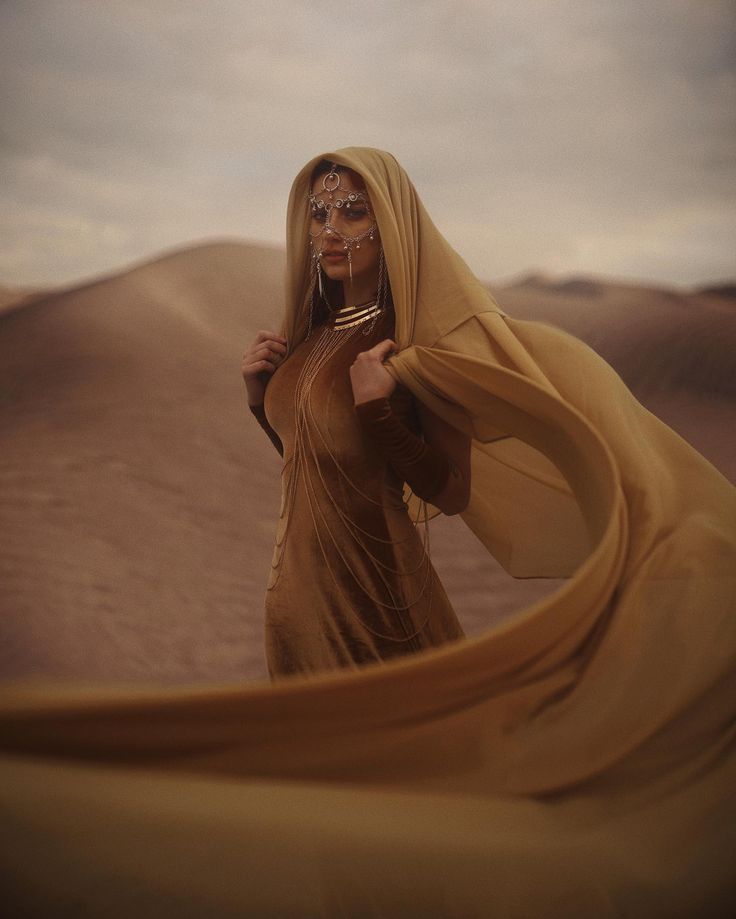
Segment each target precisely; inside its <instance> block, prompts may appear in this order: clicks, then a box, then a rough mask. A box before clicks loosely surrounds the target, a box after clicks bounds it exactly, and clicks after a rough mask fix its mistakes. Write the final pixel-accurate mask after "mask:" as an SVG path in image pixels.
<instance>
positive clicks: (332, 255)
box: [322, 252, 345, 262]
mask: <svg viewBox="0 0 736 919" xmlns="http://www.w3.org/2000/svg"><path fill="white" fill-rule="evenodd" d="M344 258H345V255H344V253H342V252H323V253H322V261H324V262H339V261H340V260H341V259H344Z"/></svg>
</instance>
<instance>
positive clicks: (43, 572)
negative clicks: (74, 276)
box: [0, 242, 736, 682]
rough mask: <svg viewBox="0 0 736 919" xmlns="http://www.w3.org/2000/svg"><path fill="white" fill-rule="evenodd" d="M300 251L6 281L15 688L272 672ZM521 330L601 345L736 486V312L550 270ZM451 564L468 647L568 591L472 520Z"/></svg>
mask: <svg viewBox="0 0 736 919" xmlns="http://www.w3.org/2000/svg"><path fill="white" fill-rule="evenodd" d="M283 268H284V254H283V252H282V251H281V250H279V249H273V248H266V247H259V246H253V245H246V244H244V243H240V242H216V243H212V244H208V245H200V246H195V247H190V248H186V249H182V250H178V251H175V252H170V253H168V254H165V255H163V256H161V257H159V258H156V259H153V260H152V261H149V262H146V263H144V264H140V265H137V266H135V267H133V268H131V269H129V270H126V271H124V272H121V273H118V274H114V275H111V276H109V277H105V278H100V279H96V280H93V281H91V282H88V283H85V284H84V285H81V286H78V287H74V288H66V289H64V290H59V291H52V292H43V291H27V290H26V291H17V290H16V291H14V290H9V289H7V288H2V287H0V313H2V315H0V406H1V414H0V419H1V421H2V427H1V428H0V474H1V475H2V492H1V493H0V540H1V546H0V549H1V557H2V561H1V562H0V565H1V566H2V567H1V568H0V578H1V579H2V585H3V589H2V595H1V596H0V604H1V605H2V610H1V611H2V616H3V619H2V622H3V624H2V635H1V636H0V637H1V639H2V640H1V642H0V646H1V650H0V655H1V656H0V675H2V676H4V677H21V676H31V675H43V676H51V677H60V678H70V679H71V678H74V679H92V680H101V679H103V680H132V679H134V680H137V681H139V682H141V681H142V682H146V681H148V682H162V681H168V682H195V681H202V680H236V679H250V678H262V677H264V676H265V667H264V661H263V652H262V609H263V595H264V592H265V584H266V579H267V572H268V567H269V564H270V558H271V548H272V540H273V534H274V528H275V518H276V514H277V511H278V507H279V487H280V485H279V478H280V477H279V471H280V460H279V457H278V455H277V454H276V452H275V450H274V448H273V447H272V445H271V444H270V442H269V441H268V440H267V439H266V437H265V435H264V434H263V433H262V432H261V430H260V429H259V428H258V427H257V425H256V424H255V422H254V421H253V420H252V419H251V417H250V414H249V413H248V411H247V408H246V400H245V392H244V387H243V385H242V381H241V379H240V359H241V355H242V352H243V350H244V349H245V347H246V345H247V344H248V343H249V342H250V340H251V339H252V338H253V336H254V335H255V332H256V331H257V329H259V328H263V327H265V328H277V327H278V323H279V318H280V314H281V310H282V294H281V280H282V273H283ZM491 289H492V291H493V293H494V294H495V296H496V297H497V299H498V301H499V303H500V305H501V307H502V308H503V309H504V310H506V311H507V312H508V313H509V314H510V315H513V316H515V317H518V318H522V319H535V320H541V321H544V322H549V323H553V324H555V325H558V326H560V327H562V328H565V329H567V330H568V331H570V332H572V333H573V334H575V335H577V336H579V337H580V338H582V339H583V340H585V341H587V342H588V343H589V344H590V345H591V346H592V347H594V348H595V349H596V350H597V351H599V353H601V354H602V355H603V356H604V357H605V358H606V359H607V360H608V361H609V362H610V363H611V364H612V365H613V366H614V367H615V368H616V369H617V370H618V372H619V373H620V374H621V375H622V376H623V377H624V379H625V380H626V382H627V383H628V385H629V386H630V387H631V388H632V389H633V391H634V392H635V393H636V395H637V396H638V397H639V398H640V399H641V400H642V401H643V402H644V403H645V404H646V405H647V406H648V407H649V408H650V409H652V410H653V411H655V412H656V413H657V414H658V415H659V416H660V417H662V418H663V420H665V421H666V422H667V423H668V424H670V425H671V426H672V427H674V428H675V429H676V430H677V431H678V432H680V433H681V434H682V435H683V436H684V437H685V438H686V439H687V440H689V441H690V442H691V443H693V445H694V446H695V447H696V448H698V449H699V450H700V451H701V452H702V453H704V454H705V455H706V456H707V457H708V458H709V459H710V460H711V462H713V463H714V464H715V465H716V466H717V467H718V468H720V469H721V470H722V471H723V472H724V474H726V475H727V476H729V477H731V478H732V479H736V449H735V448H736V434H734V432H735V431H736V423H735V422H736V419H735V418H734V414H735V413H734V400H735V398H736V375H735V374H734V372H733V354H734V353H736V322H735V321H734V319H735V311H736V303H735V302H734V299H733V296H732V295H730V294H728V292H727V291H728V289H729V285H723V287H719V288H715V289H712V290H703V291H692V292H682V291H676V290H664V289H658V288H647V287H643V286H635V285H625V284H616V283H611V282H603V281H600V280H597V279H594V278H587V277H570V278H567V279H561V280H560V279H551V278H545V277H543V276H540V275H531V276H528V277H526V278H522V279H519V280H518V281H516V282H513V283H511V284H507V285H505V286H503V287H500V286H492V287H491ZM432 527H433V530H432V545H433V557H434V559H435V562H436V565H437V567H438V569H439V570H440V573H441V575H442V577H443V580H444V582H445V584H446V586H447V588H448V592H449V593H450V596H451V597H452V599H453V601H454V602H455V604H456V607H457V609H458V612H459V614H460V616H461V618H462V620H463V623H464V624H465V626H466V628H467V631H468V632H469V633H470V634H472V633H476V632H478V631H481V630H482V629H483V628H485V627H487V626H488V625H489V624H491V622H493V621H496V620H497V619H498V618H499V617H501V616H504V615H507V614H508V613H509V612H510V611H512V610H513V609H517V608H519V607H520V606H522V605H524V604H525V603H527V602H529V601H530V600H531V599H532V598H534V597H535V596H538V595H540V593H543V592H548V591H549V590H551V589H554V587H555V584H554V583H553V582H537V583H535V582H516V581H513V580H512V579H510V578H507V577H505V576H504V575H503V574H502V573H501V572H500V571H499V570H498V569H497V568H496V567H495V566H493V565H490V564H489V563H488V562H487V560H486V557H485V552H484V550H482V549H481V548H480V547H479V546H478V544H477V543H476V541H475V539H474V537H472V535H471V534H469V533H468V531H467V530H466V528H465V527H464V525H463V524H462V522H461V521H459V520H457V519H454V518H453V519H447V518H444V519H437V520H436V521H433V524H432Z"/></svg>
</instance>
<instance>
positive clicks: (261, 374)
mask: <svg viewBox="0 0 736 919" xmlns="http://www.w3.org/2000/svg"><path fill="white" fill-rule="evenodd" d="M285 354H286V339H285V338H282V337H281V336H280V335H277V334H276V332H268V331H264V330H261V331H260V332H258V333H257V334H256V337H255V339H254V340H253V343H252V344H251V346H250V347H249V348H248V350H247V351H246V352H245V354H244V355H243V363H242V365H241V367H240V371H241V373H242V374H243V380H245V387H246V389H247V390H248V404H249V405H261V404H262V402H263V398H264V395H265V392H266V386H267V385H268V380H269V378H270V376H271V374H272V373H273V372H274V370H275V369H276V368H277V367H278V365H279V364H280V363H281V361H282V360H283V357H284V355H285Z"/></svg>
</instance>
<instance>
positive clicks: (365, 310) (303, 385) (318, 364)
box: [269, 301, 432, 642]
mask: <svg viewBox="0 0 736 919" xmlns="http://www.w3.org/2000/svg"><path fill="white" fill-rule="evenodd" d="M380 312H382V310H377V311H376V303H375V301H371V302H369V303H363V304H358V305H357V306H354V307H343V308H342V309H340V310H337V311H336V313H335V318H336V319H339V318H340V317H344V322H343V323H342V324H339V325H338V324H335V325H326V326H324V327H323V328H322V330H321V334H320V335H319V337H318V339H317V341H316V342H315V345H314V347H313V348H312V350H311V351H310V353H309V354H308V355H307V357H306V359H305V361H304V364H303V366H302V369H301V371H300V373H299V376H298V378H297V381H296V385H295V388H294V414H295V424H296V427H295V436H294V451H293V455H292V457H291V458H290V460H289V461H287V463H286V465H285V466H284V471H285V472H286V473H287V476H286V481H285V483H284V489H283V497H282V502H281V511H280V515H279V516H280V521H283V530H282V532H281V538H280V539H277V541H276V547H275V550H274V560H273V561H272V564H271V568H272V572H273V575H274V576H275V577H274V580H273V581H272V582H271V583H270V586H269V589H273V588H274V587H275V586H276V583H277V582H278V579H279V575H280V570H277V569H280V568H281V562H282V558H283V554H284V551H285V543H286V539H287V536H288V531H289V523H290V520H291V516H292V514H291V511H292V508H293V505H294V501H295V498H296V490H297V485H298V483H299V482H300V481H301V482H302V483H303V485H304V490H305V493H306V498H307V504H308V507H309V511H310V515H311V517H312V524H313V526H314V529H315V533H316V536H317V541H318V543H319V547H320V551H321V554H322V556H323V558H324V561H325V564H326V567H327V569H328V570H329V572H330V575H331V576H332V579H333V582H334V584H335V586H336V588H337V589H338V590H339V591H340V593H341V594H343V596H344V598H345V600H346V601H347V602H348V603H351V601H350V598H349V597H347V596H345V594H344V591H343V589H342V587H341V586H340V583H339V581H338V579H337V578H336V576H335V573H334V571H333V565H332V564H330V558H331V557H332V558H333V559H334V557H335V554H336V555H337V557H338V558H339V559H340V560H341V561H342V563H343V565H344V567H345V568H346V569H347V570H348V571H349V572H350V574H351V576H352V577H353V579H354V580H355V582H356V584H357V585H358V587H359V588H360V589H361V591H362V592H363V593H364V594H365V595H366V597H367V598H368V599H369V600H370V601H371V602H372V603H374V604H375V605H377V606H379V607H382V608H384V609H388V610H391V611H392V612H394V613H396V617H397V619H398V621H399V623H400V625H401V627H402V629H403V630H404V632H405V634H404V635H403V636H400V637H398V636H396V635H385V634H382V633H380V632H377V631H375V630H374V629H372V628H371V627H370V626H369V625H368V624H367V623H366V622H364V621H363V620H362V619H360V617H359V616H357V612H356V617H357V618H358V619H359V620H360V622H361V623H362V625H363V626H364V628H366V629H367V631H369V632H371V633H372V634H373V635H375V636H377V637H379V638H382V639H384V640H387V641H396V642H406V641H410V640H411V639H413V638H415V637H416V636H417V635H418V634H419V633H420V632H421V631H422V630H423V629H424V628H425V626H426V625H427V622H428V621H429V617H430V612H428V613H427V617H426V619H425V621H424V622H423V623H422V624H421V625H420V626H419V627H418V628H415V630H414V631H412V630H411V629H409V628H407V623H406V622H405V619H404V617H403V616H402V615H401V614H402V612H405V611H406V610H408V609H409V608H410V607H412V606H414V605H415V604H416V603H417V602H418V601H419V600H420V599H421V597H422V596H423V595H424V593H425V592H429V605H428V608H429V609H431V598H432V593H431V586H432V578H431V574H432V568H431V560H430V555H429V526H428V520H429V518H428V513H427V508H426V504H425V503H424V502H422V508H423V510H424V520H423V531H424V532H423V539H422V542H421V550H422V551H421V557H420V559H419V562H418V564H417V565H416V567H412V568H411V569H407V568H406V567H404V568H402V569H397V568H393V567H391V566H390V565H387V564H386V563H385V562H384V561H382V560H381V559H380V558H378V557H377V556H376V555H375V554H374V552H373V551H371V548H370V546H369V545H368V544H367V542H366V539H369V540H371V541H372V542H378V543H384V544H392V545H396V544H400V543H402V542H405V541H407V540H409V539H413V538H414V533H413V531H412V532H410V533H409V535H408V536H407V537H405V538H404V539H401V540H395V539H383V538H381V537H379V536H375V535H373V534H371V533H369V532H368V531H366V530H365V529H363V528H362V527H361V526H360V525H359V524H358V523H357V522H356V521H355V520H353V519H352V518H351V517H350V516H349V515H348V514H347V513H346V512H345V509H344V508H343V507H342V506H341V505H340V503H339V502H338V501H337V500H336V497H335V495H334V494H333V489H332V488H331V487H330V485H329V483H328V481H327V480H326V479H325V476H324V471H323V469H322V468H321V463H320V459H319V453H320V452H326V453H327V454H328V455H329V457H330V460H331V461H332V464H333V465H334V469H335V470H336V471H337V473H338V474H339V475H340V477H341V478H342V479H343V480H344V481H345V482H346V483H347V484H348V485H349V486H351V487H352V488H353V489H354V490H355V491H356V492H357V493H358V494H359V495H361V496H362V497H363V498H364V499H366V500H367V501H369V502H370V503H371V504H374V505H377V506H379V507H384V503H383V502H381V501H376V500H375V499H374V498H372V497H371V496H369V495H367V494H365V492H364V491H363V489H361V488H360V487H359V486H358V485H357V484H356V483H355V482H354V481H353V480H352V479H351V478H350V476H349V475H348V474H347V472H346V471H345V470H344V469H343V468H342V466H341V465H340V463H339V461H338V460H337V457H335V456H334V454H333V452H332V450H331V449H330V446H329V444H328V443H327V441H326V439H325V436H324V433H323V432H322V430H320V427H319V426H318V425H317V423H316V421H315V419H314V415H313V411H312V405H311V387H312V383H313V382H314V380H315V378H316V377H317V375H318V374H319V373H320V371H321V370H322V369H323V368H324V367H325V365H327V364H328V363H329V361H330V360H331V358H333V357H334V356H335V354H336V353H337V352H338V351H339V350H340V349H341V348H342V347H344V346H345V345H347V343H348V342H349V341H350V340H351V339H352V338H353V337H354V335H355V334H356V333H357V332H358V330H360V331H363V330H362V329H361V328H360V327H361V326H362V325H363V324H364V323H366V322H368V321H369V320H371V319H372V320H373V322H372V323H371V326H373V325H374V324H375V321H376V317H377V316H378V315H379V313H380ZM315 435H316V437H319V439H320V443H321V446H322V448H323V450H322V451H318V450H317V446H319V444H317V443H316V437H315ZM287 467H288V469H287ZM313 471H316V474H317V475H316V477H314V474H313ZM318 490H319V491H320V492H321V493H322V494H323V496H324V498H326V500H327V501H328V502H329V503H331V505H332V507H333V510H334V511H335V512H336V514H337V516H338V518H339V519H340V521H341V522H342V523H343V525H344V526H345V528H346V530H347V531H348V532H349V533H350V534H351V536H352V537H353V539H354V541H355V542H356V543H357V544H358V545H359V546H360V548H361V549H362V551H363V552H364V553H365V554H366V556H367V557H368V558H370V560H371V561H372V563H373V566H374V569H375V570H376V571H377V573H378V575H379V577H380V579H381V581H382V582H383V584H384V586H385V587H386V590H387V591H388V594H389V596H390V597H391V602H390V603H386V602H385V601H384V600H382V599H381V598H380V597H376V596H374V594H373V592H372V591H369V590H368V588H367V587H366V586H365V585H364V584H363V583H362V581H361V579H360V577H359V576H358V573H357V572H356V571H354V569H353V566H352V565H351V564H350V560H349V558H348V557H347V555H346V553H345V552H344V550H343V545H342V543H343V542H344V540H341V539H340V538H339V537H338V536H336V534H335V533H333V532H332V530H331V529H330V526H329V522H328V520H327V519H326V517H325V512H324V509H323V508H322V507H321V506H320V502H319V500H318V497H317V491H318ZM403 507H404V502H403V500H402V501H401V502H400V503H399V504H398V505H396V508H395V509H399V508H403ZM284 518H285V519H284ZM418 522H419V521H418V519H417V520H414V521H412V523H413V524H414V526H416V525H417V523H418ZM323 534H324V535H325V536H327V537H329V540H330V541H331V543H332V550H333V551H332V553H331V554H330V553H328V552H327V551H326V546H325V544H324V542H323ZM423 566H425V571H424V577H423V578H422V584H421V587H420V589H419V592H418V594H417V596H415V597H414V598H412V599H410V600H409V602H398V603H397V602H396V598H394V595H393V591H392V590H391V586H390V584H389V581H388V579H387V577H386V575H385V574H384V571H385V572H389V573H392V574H394V575H398V576H402V575H403V576H409V575H414V574H416V573H417V572H418V571H419V570H420V569H421V568H422V567H423ZM381 569H383V570H381ZM351 605H353V604H351ZM410 625H411V626H412V627H414V623H410Z"/></svg>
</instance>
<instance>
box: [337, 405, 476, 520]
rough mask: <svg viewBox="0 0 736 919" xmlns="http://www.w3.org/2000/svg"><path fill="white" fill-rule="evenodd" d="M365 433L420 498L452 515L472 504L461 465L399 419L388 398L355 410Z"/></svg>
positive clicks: (357, 407)
mask: <svg viewBox="0 0 736 919" xmlns="http://www.w3.org/2000/svg"><path fill="white" fill-rule="evenodd" d="M355 411H356V414H357V415H358V418H359V420H360V423H361V425H362V427H363V429H364V430H365V431H366V432H367V433H368V435H369V436H370V438H371V440H372V441H373V442H374V443H375V444H376V445H377V446H378V448H379V449H380V450H381V452H382V453H383V454H384V456H385V457H386V459H387V460H388V461H389V462H390V463H391V465H392V466H393V468H394V469H395V471H396V472H397V473H398V474H399V475H400V476H401V477H402V478H403V479H404V481H405V482H406V483H407V484H408V485H409V487H410V488H411V490H412V491H413V492H414V494H415V495H417V497H419V498H422V499H423V500H425V501H431V503H432V504H434V505H435V506H436V507H438V508H439V509H440V510H441V511H443V513H445V514H448V515H452V514H457V513H459V512H460V511H462V510H464V508H465V507H466V505H467V503H468V494H469V483H468V482H466V481H465V477H464V476H463V474H462V472H461V470H460V469H459V468H458V466H457V464H456V463H455V462H453V460H452V459H451V458H450V457H448V456H447V455H446V454H445V453H444V452H442V451H441V450H438V449H437V448H435V447H433V446H432V445H431V444H429V443H427V442H426V441H425V440H423V439H422V438H421V437H419V436H417V435H416V434H415V433H414V432H413V431H411V430H410V429H409V428H408V427H407V426H406V425H405V424H404V423H403V421H401V419H399V418H397V417H396V415H395V414H394V413H393V410H392V408H391V403H390V402H389V400H388V399H387V398H379V399H371V400H369V401H367V402H360V403H358V404H357V405H356V406H355Z"/></svg>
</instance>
